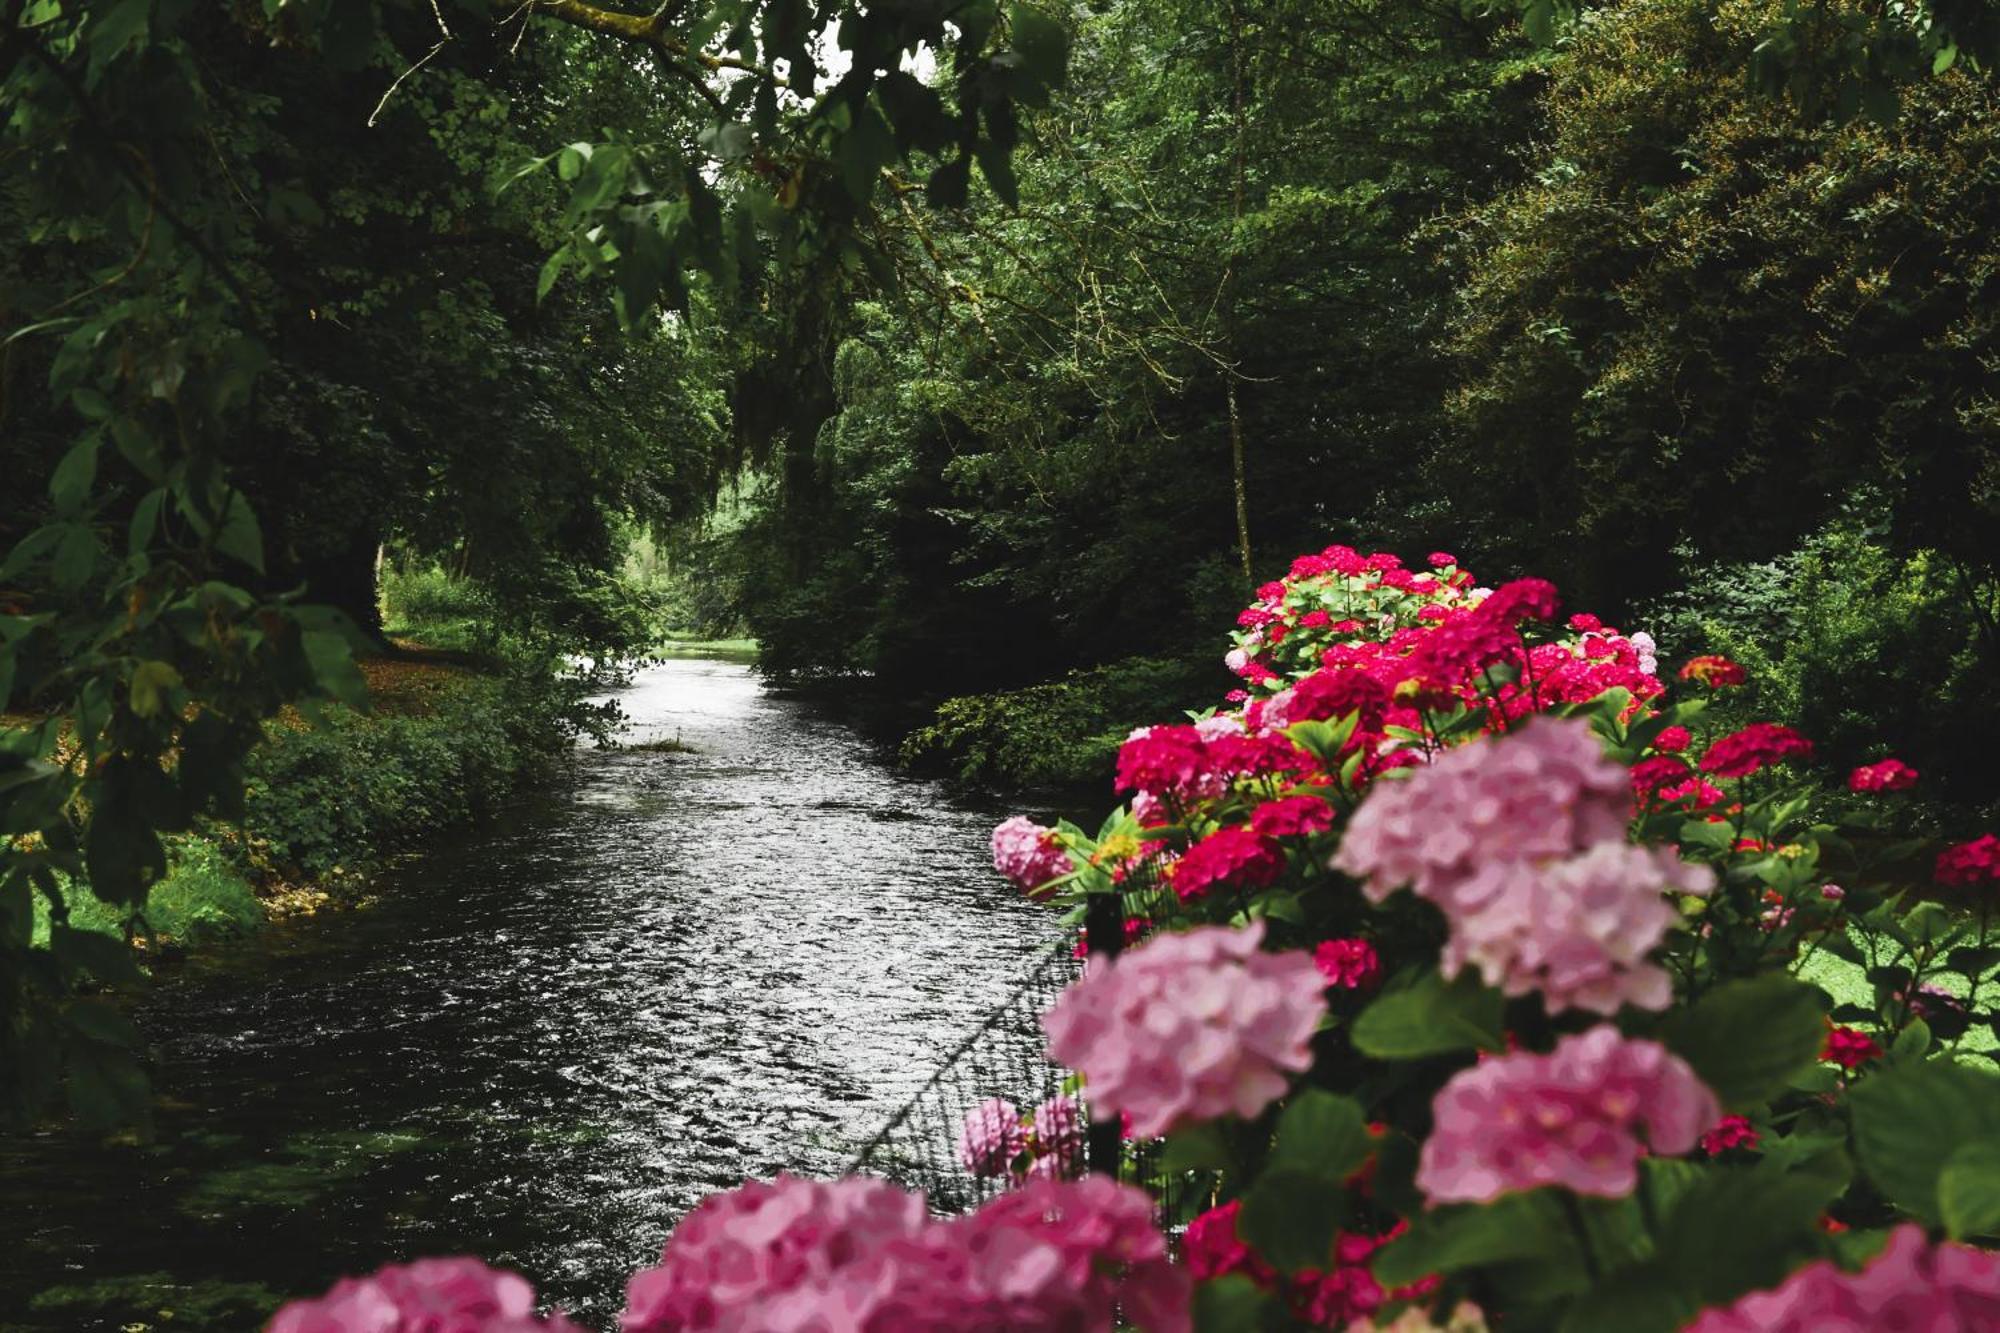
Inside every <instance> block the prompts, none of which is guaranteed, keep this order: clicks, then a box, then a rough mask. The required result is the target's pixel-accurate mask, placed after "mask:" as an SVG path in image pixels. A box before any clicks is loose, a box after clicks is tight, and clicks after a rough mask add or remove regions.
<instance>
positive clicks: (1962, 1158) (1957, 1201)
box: [1937, 1143, 2000, 1240]
mask: <svg viewBox="0 0 2000 1333" xmlns="http://www.w3.org/2000/svg"><path fill="white" fill-rule="evenodd" d="M1937 1193H1938V1211H1939V1213H1940V1214H1941V1215H1942V1216H1943V1218H1944V1226H1945V1230H1946V1231H1948V1232H1950V1233H1951V1235H1952V1236H1953V1237H1954V1238H1955V1239H1958V1240H1963V1239H1965V1238H1966V1237H1968V1236H1990V1235H1993V1234H1994V1233H1996V1232H2000V1144H1995V1143H1968V1144H1966V1145H1964V1146H1963V1147H1961V1148H1960V1149H1959V1150H1958V1151H1957V1152H1955V1153H1953V1154H1952V1155H1951V1157H1950V1159H1949V1160H1947V1161H1946V1162H1945V1164H1944V1170H1943V1171H1942V1172H1941V1173H1940V1174H1939V1175H1938V1184H1937Z"/></svg>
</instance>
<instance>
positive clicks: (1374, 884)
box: [1333, 718, 1632, 916]
mask: <svg viewBox="0 0 2000 1333" xmlns="http://www.w3.org/2000/svg"><path fill="white" fill-rule="evenodd" d="M1631 819H1632V788H1631V778H1630V776H1629V775H1628V773H1627V771H1626V770H1625V769H1624V768H1622V767H1620V766H1619V765H1618V764H1617V763H1615V762H1613V761H1612V760H1611V759H1609V758H1607V757H1606V756H1605V753H1604V747H1603V746H1602V745H1600V744H1599V743H1598V740H1597V737H1596V735H1595V734H1593V733H1592V731H1591V729H1590V725H1589V723H1587V722H1583V721H1581V720H1577V719H1554V718H1539V719H1536V720H1534V721H1532V722H1530V723H1528V724H1526V725H1524V726H1522V727H1521V728H1520V729H1519V730H1518V731H1514V732H1510V733H1509V734H1507V735H1505V736H1502V737H1499V738H1498V739H1495V740H1490V741H1486V742H1483V743H1475V744H1472V745H1464V746H1460V747H1458V748H1457V749H1453V750H1447V751H1445V752H1444V753H1443V754H1441V755H1439V756H1438V757H1437V759H1436V760H1435V761H1433V762H1432V763H1430V764H1428V765H1425V766H1424V767H1422V768H1418V769H1416V770H1415V771H1414V772H1412V774H1411V776H1410V777H1409V778H1408V779H1406V780H1404V781H1402V782H1384V783H1377V784H1376V785H1375V786H1374V787H1373V788H1371V789H1370V792H1369V796H1368V799H1367V800H1366V801H1364V802H1363V803H1362V805H1361V808H1360V809H1359V810H1357V811H1356V812H1355V814H1354V817H1353V818H1352V819H1351V820H1350V821H1349V822H1348V827H1347V834H1346V836H1345V837H1344V838H1343V839H1342V840H1341V844H1340V850H1339V852H1338V853H1336V855H1335V856H1334V859H1333V865H1334V868H1335V869H1337V870H1342V871H1345V872H1346V873H1347V874H1350V875H1353V876H1355V877H1356V878H1359V879H1363V880H1365V883H1364V885H1363V889H1364V891H1365V892H1366V893H1367V895H1368V897H1369V898H1370V899H1372V900H1373V901H1375V902H1381V901H1382V900H1383V899H1385V898H1387V897H1388V896H1389V895H1390V894H1391V893H1393V892H1395V891H1396V890H1397V889H1398V888H1400V887H1402V886H1404V885H1406V884H1407V885H1409V886H1410V887H1411V888H1412V889H1414V890H1415V891H1416V892H1417V893H1418V894H1420V895H1421V896H1423V897H1426V898H1429V899H1431V900H1432V901H1434V902H1436V903H1438V904H1439V905H1440V906H1441V907H1443V908H1444V909H1445V912H1446V915H1448V916H1449V915H1453V914H1455V912H1456V911H1457V910H1459V909H1460V908H1461V907H1463V908H1467V909H1469V908H1473V907H1477V906H1478V905H1480V904H1481V903H1482V902H1483V901H1484V900H1485V899H1486V898H1488V897H1491V896H1492V894H1493V893H1494V892H1495V891H1496V890H1497V889H1498V887H1499V885H1498V882H1497V877H1496V876H1497V874H1498V873H1499V872H1498V871H1497V870H1496V868H1497V867H1499V866H1502V865H1504V864H1506V863H1509V862H1519V861H1528V860H1540V859H1546V858H1551V857H1560V856H1567V855H1569V854H1571V853H1573V852H1577V851H1581V850H1582V849H1584V848H1586V847H1591V846H1595V845H1596V844H1598V843H1601V842H1611V841H1622V840H1623V839H1624V837H1625V830H1626V826H1627V825H1628V824H1629V823H1630V822H1631Z"/></svg>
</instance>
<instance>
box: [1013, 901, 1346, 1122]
mask: <svg viewBox="0 0 2000 1333" xmlns="http://www.w3.org/2000/svg"><path fill="white" fill-rule="evenodd" d="M1263 938H1264V923H1263V922H1262V921H1256V922H1252V923H1251V924H1250V925H1249V926H1247V927H1244V928H1242V929H1240V930H1232V929H1229V928H1226V927H1221V926H1204V927H1199V928H1197V929H1195V930H1191V931H1188V932H1186V933H1185V934H1177V935H1156V936H1154V937H1153V938H1152V939H1150V940H1148V941H1146V942H1145V943H1144V944H1141V945H1140V946H1139V947H1138V948H1136V949H1133V950H1131V951H1129V952H1127V953H1124V954H1121V955H1120V956H1119V957H1117V958H1115V959H1111V960H1109V961H1108V962H1103V963H1099V962H1095V961H1094V962H1092V963H1091V964H1090V967H1089V970H1088V971H1086V972H1085V974H1084V976H1083V978H1082V979H1081V980H1079V981H1077V982H1074V983H1073V984H1071V985H1070V986H1069V987H1068V988H1067V989H1066V990H1064V991H1063V993H1062V994H1061V995H1060V996H1059V997H1057V1000H1056V1002H1055V1004H1054V1005H1053V1006H1052V1007H1051V1008H1050V1009H1049V1011H1048V1012H1047V1013H1046V1014H1044V1015H1043V1016H1042V1026H1043V1028H1044V1030H1046V1031H1047V1033H1048V1036H1049V1055H1050V1057H1051V1058H1052V1059H1054V1060H1055V1061H1057V1062H1058V1063H1059V1064H1063V1065H1067V1066H1068V1067H1070V1068H1072V1069H1076V1070H1079V1071H1081V1072H1082V1074H1083V1076H1084V1078H1085V1080H1086V1082H1087V1083H1088V1086H1089V1089H1090V1103H1091V1108H1092V1112H1093V1114H1095V1115H1097V1116H1100V1117H1104V1116H1110V1115H1113V1114H1116V1113H1118V1112H1121V1111H1124V1112H1129V1113H1130V1115H1131V1117H1132V1130H1133V1132H1134V1133H1135V1134H1140V1135H1143V1136H1146V1137H1149V1138H1151V1137H1157V1136H1159V1135H1163V1134H1167V1133H1170V1132H1171V1131H1173V1130H1174V1129H1176V1128H1179V1127H1181V1126H1185V1125H1191V1124H1197V1123H1200V1122H1201V1121H1204V1120H1213V1119H1215V1118H1216V1117H1218V1116H1223V1115H1237V1116H1242V1117H1245V1118H1248V1117H1250V1116H1254V1115H1256V1114H1257V1113H1258V1112H1260V1111H1262V1110H1263V1109H1264V1108H1265V1107H1266V1106H1269V1105H1270V1104H1271V1103H1272V1102H1273V1101H1275V1100H1276V1099H1277V1098H1279V1097H1281V1096H1283V1095H1284V1092H1285V1089H1286V1087H1287V1086H1288V1085H1289V1083H1290V1076H1291V1075H1293V1074H1297V1073H1300V1072H1302V1071H1304V1070H1305V1069H1306V1068H1307V1067H1308V1066H1310V1065H1311V1063H1312V1052H1311V1049H1310V1044H1311V1041H1312V1035H1313V1032H1314V1030H1315V1029H1316V1028H1317V1027H1318V1026H1319V1021H1320V1019H1321V1018H1322V1017H1324V1016H1325V1014H1326V992H1325V987H1326V981H1325V979H1324V978H1323V977H1322V976H1321V975H1320V972H1319V969H1318V968H1317V967H1316V966H1314V964H1313V960H1312V958H1311V956H1310V955H1308V954H1305V953H1300V952H1290V953H1265V952H1263V951H1262V950H1261V949H1260V948H1259V947H1258V946H1259V945H1260V944H1261V943H1262V941H1263Z"/></svg>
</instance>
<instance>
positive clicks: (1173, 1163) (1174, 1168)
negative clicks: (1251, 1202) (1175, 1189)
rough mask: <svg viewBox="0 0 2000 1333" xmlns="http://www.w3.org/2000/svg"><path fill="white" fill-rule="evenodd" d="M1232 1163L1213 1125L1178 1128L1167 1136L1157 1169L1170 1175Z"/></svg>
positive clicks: (1213, 1168) (1210, 1168)
mask: <svg viewBox="0 0 2000 1333" xmlns="http://www.w3.org/2000/svg"><path fill="white" fill-rule="evenodd" d="M1234 1162H1235V1157H1234V1155H1233V1154H1232V1153H1231V1152H1230V1150H1229V1142H1228V1140H1227V1139H1225V1138H1224V1137H1223V1134H1222V1127H1221V1126H1220V1125H1218V1124H1216V1123H1214V1122H1212V1121H1211V1122H1208V1123H1206V1124H1200V1125H1190V1126H1188V1127H1187V1128H1186V1129H1177V1130H1175V1131H1174V1132H1173V1133H1172V1134H1171V1135H1169V1136H1168V1137H1167V1144H1166V1147H1165V1149H1164V1150H1163V1151H1162V1152H1161V1155H1160V1168H1161V1169H1162V1170H1163V1171H1166V1172H1167V1173H1168V1174H1170V1175H1178V1174H1179V1173H1181V1172H1183V1171H1203V1170H1222V1169H1225V1168H1227V1167H1229V1166H1231V1165H1233V1164H1234Z"/></svg>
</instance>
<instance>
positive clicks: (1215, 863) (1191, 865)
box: [1164, 825, 1285, 902]
mask: <svg viewBox="0 0 2000 1333" xmlns="http://www.w3.org/2000/svg"><path fill="white" fill-rule="evenodd" d="M1164 873H1165V875H1166V879H1167V882H1168V883H1169V884H1171V885H1173V887H1174V893H1175V895H1176V896H1177V897H1179V898H1180V899H1181V901H1183V902H1186V901H1187V900H1188V899H1190V898H1199V897H1201V896H1202V895H1203V894H1205V893H1207V892H1208V891H1209V890H1210V889H1212V888H1214V887H1216V886H1217V885H1235V886H1237V887H1239V888H1248V889H1260V888H1263V887H1264V886H1265V885H1267V884H1273V883H1276V882H1277V879H1278V876H1280V875H1282V874H1284V873H1285V853H1284V852H1283V850H1281V849H1280V848H1279V846H1278V844H1277V842H1276V841H1275V840H1273V839H1271V838H1267V837H1265V836H1263V835H1262V834H1260V833H1258V832H1256V831H1255V830H1254V828H1243V827H1241V826H1238V825H1225V826H1223V827H1222V828H1219V829H1217V830H1216V831H1215V832H1213V833H1211V834H1209V835H1208V836H1207V837H1205V838H1203V839H1201V840H1200V841H1199V842H1197V843H1195V844H1194V845H1193V846H1191V847H1189V848H1188V849H1187V851H1186V852H1185V853H1183V854H1182V856H1181V858H1180V859H1179V860H1178V861H1176V862H1174V863H1173V864H1172V865H1171V866H1168V867H1166V868H1165V870H1164Z"/></svg>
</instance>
